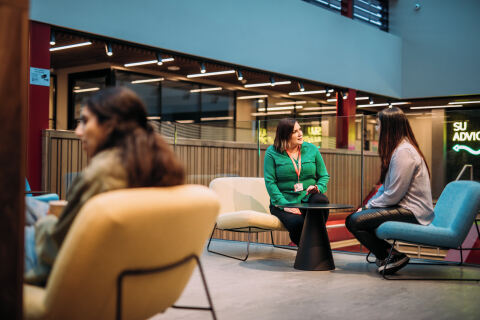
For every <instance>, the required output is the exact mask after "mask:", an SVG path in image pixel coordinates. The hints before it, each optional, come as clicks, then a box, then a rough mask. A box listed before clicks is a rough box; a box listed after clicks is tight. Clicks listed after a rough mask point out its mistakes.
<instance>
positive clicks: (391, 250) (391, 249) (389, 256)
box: [382, 240, 397, 280]
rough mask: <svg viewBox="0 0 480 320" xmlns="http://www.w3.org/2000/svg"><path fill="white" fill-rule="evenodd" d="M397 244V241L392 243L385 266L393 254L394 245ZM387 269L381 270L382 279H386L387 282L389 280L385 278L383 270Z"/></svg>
mask: <svg viewBox="0 0 480 320" xmlns="http://www.w3.org/2000/svg"><path fill="white" fill-rule="evenodd" d="M396 242H397V240H394V241H393V243H392V247H391V248H390V251H389V252H388V257H387V259H386V260H385V266H387V264H388V263H389V262H390V259H391V258H392V253H393V249H394V248H395V243H396ZM386 269H387V268H386V267H385V268H383V270H382V276H383V278H384V279H387V280H389V278H387V276H386V274H385V270H386Z"/></svg>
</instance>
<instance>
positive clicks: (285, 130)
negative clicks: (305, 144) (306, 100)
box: [273, 118, 297, 152]
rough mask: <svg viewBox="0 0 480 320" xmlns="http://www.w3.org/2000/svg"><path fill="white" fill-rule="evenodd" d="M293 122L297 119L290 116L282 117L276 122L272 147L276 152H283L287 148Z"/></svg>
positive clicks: (293, 125)
mask: <svg viewBox="0 0 480 320" xmlns="http://www.w3.org/2000/svg"><path fill="white" fill-rule="evenodd" d="M295 123H297V121H296V120H295V119H292V118H284V119H282V120H280V121H279V122H278V125H277V132H276V133H275V140H274V141H273V147H274V148H275V150H277V151H278V152H283V151H285V150H286V149H287V148H288V140H290V138H291V137H292V134H293V128H294V127H295Z"/></svg>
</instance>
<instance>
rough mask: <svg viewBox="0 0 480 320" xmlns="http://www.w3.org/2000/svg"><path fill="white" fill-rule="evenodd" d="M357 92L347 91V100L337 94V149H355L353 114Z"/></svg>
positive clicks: (355, 107)
mask: <svg viewBox="0 0 480 320" xmlns="http://www.w3.org/2000/svg"><path fill="white" fill-rule="evenodd" d="M356 96H357V91H356V90H352V89H349V90H348V95H347V99H343V96H342V94H341V93H340V92H337V148H348V149H349V150H354V149H355V112H356V109H357V102H356V100H355V98H356Z"/></svg>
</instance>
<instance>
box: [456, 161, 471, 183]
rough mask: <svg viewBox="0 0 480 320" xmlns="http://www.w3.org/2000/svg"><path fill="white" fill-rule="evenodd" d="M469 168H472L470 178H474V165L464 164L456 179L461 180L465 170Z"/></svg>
mask: <svg viewBox="0 0 480 320" xmlns="http://www.w3.org/2000/svg"><path fill="white" fill-rule="evenodd" d="M467 168H470V180H473V165H471V164H466V165H464V166H463V168H462V170H460V173H459V174H458V175H457V177H456V178H455V181H458V180H460V178H461V177H462V175H463V173H464V172H465V170H466V169H467Z"/></svg>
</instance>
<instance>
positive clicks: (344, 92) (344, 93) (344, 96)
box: [342, 89, 348, 100]
mask: <svg viewBox="0 0 480 320" xmlns="http://www.w3.org/2000/svg"><path fill="white" fill-rule="evenodd" d="M342 96H343V100H346V99H347V98H348V89H345V90H342Z"/></svg>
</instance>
